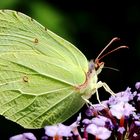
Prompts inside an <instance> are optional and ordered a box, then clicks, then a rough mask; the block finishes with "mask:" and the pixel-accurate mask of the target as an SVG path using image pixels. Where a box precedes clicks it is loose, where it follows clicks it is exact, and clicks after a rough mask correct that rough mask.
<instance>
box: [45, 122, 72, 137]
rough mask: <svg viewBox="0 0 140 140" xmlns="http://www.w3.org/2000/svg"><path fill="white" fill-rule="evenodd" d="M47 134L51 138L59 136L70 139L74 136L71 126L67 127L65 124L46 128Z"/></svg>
mask: <svg viewBox="0 0 140 140" xmlns="http://www.w3.org/2000/svg"><path fill="white" fill-rule="evenodd" d="M45 134H46V135H47V136H50V137H55V136H57V135H58V136H65V137H69V136H72V128H71V127H70V126H65V125H63V124H58V125H53V126H46V127H45Z"/></svg>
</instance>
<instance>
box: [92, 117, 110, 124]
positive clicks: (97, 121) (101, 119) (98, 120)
mask: <svg viewBox="0 0 140 140" xmlns="http://www.w3.org/2000/svg"><path fill="white" fill-rule="evenodd" d="M108 121H110V119H108V118H106V117H104V116H100V115H99V116H98V117H95V118H93V119H92V123H94V124H96V125H97V126H105V124H106V122H108Z"/></svg>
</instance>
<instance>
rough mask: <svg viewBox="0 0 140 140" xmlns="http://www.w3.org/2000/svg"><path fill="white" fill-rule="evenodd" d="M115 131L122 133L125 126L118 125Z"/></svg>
mask: <svg viewBox="0 0 140 140" xmlns="http://www.w3.org/2000/svg"><path fill="white" fill-rule="evenodd" d="M117 131H118V132H120V133H121V134H123V132H124V131H125V128H124V127H119V128H118V130H117Z"/></svg>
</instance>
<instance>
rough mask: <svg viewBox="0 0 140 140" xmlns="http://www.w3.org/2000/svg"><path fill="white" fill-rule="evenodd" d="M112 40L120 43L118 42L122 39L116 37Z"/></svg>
mask: <svg viewBox="0 0 140 140" xmlns="http://www.w3.org/2000/svg"><path fill="white" fill-rule="evenodd" d="M112 40H113V41H118V40H120V38H119V37H114V38H113V39H112Z"/></svg>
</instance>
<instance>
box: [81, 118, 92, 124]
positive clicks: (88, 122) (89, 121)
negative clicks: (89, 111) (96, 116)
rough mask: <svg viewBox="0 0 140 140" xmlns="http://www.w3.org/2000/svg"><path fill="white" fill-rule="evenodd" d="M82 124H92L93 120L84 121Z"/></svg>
mask: <svg viewBox="0 0 140 140" xmlns="http://www.w3.org/2000/svg"><path fill="white" fill-rule="evenodd" d="M82 123H83V124H90V123H91V120H89V119H84V120H83V121H82Z"/></svg>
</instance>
